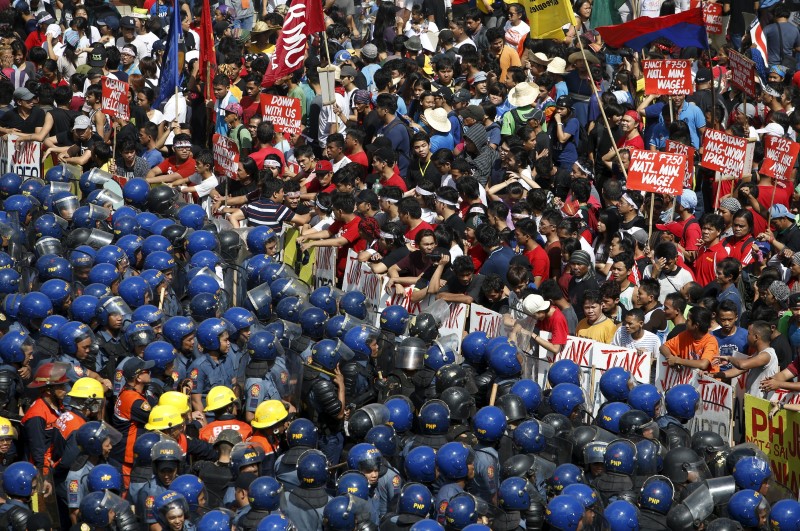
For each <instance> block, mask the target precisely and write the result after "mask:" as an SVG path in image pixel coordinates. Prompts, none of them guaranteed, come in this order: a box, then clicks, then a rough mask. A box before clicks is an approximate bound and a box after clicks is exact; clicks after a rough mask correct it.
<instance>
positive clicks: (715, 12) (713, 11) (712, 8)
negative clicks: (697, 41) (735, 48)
mask: <svg viewBox="0 0 800 531" xmlns="http://www.w3.org/2000/svg"><path fill="white" fill-rule="evenodd" d="M703 20H704V21H705V23H706V33H708V34H709V35H720V34H722V4H712V3H710V2H703Z"/></svg>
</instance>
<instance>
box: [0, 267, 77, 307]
mask: <svg viewBox="0 0 800 531" xmlns="http://www.w3.org/2000/svg"><path fill="white" fill-rule="evenodd" d="M2 272H3V270H0V280H1V279H2ZM39 291H41V292H42V293H44V294H45V295H46V296H47V298H48V299H50V302H52V303H53V309H54V310H56V311H59V312H60V311H62V310H63V309H64V307H65V305H66V306H69V304H67V303H68V302H69V298H70V297H71V296H72V285H71V284H70V283H69V282H67V281H66V280H61V279H58V278H53V279H50V280H48V281H46V282H45V283H44V284H42V285H41V286H40V287H39Z"/></svg>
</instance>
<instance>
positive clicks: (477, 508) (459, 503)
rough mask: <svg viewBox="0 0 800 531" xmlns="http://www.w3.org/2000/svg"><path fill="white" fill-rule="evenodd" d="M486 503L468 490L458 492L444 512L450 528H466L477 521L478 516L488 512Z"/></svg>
mask: <svg viewBox="0 0 800 531" xmlns="http://www.w3.org/2000/svg"><path fill="white" fill-rule="evenodd" d="M482 505H483V506H484V507H483V508H482V507H481V506H482ZM485 505H486V504H485V503H481V502H480V501H479V500H478V499H477V498H476V497H475V496H473V495H472V494H470V493H468V492H460V493H458V494H456V495H455V496H453V497H452V498H450V501H449V502H448V503H447V509H445V513H444V519H445V523H446V524H447V527H448V529H450V528H452V529H464V528H465V527H467V526H468V525H470V524H475V523H477V522H478V517H479V516H481V514H485V512H486V508H487V507H485Z"/></svg>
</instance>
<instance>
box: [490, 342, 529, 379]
mask: <svg viewBox="0 0 800 531" xmlns="http://www.w3.org/2000/svg"><path fill="white" fill-rule="evenodd" d="M487 357H488V360H489V368H491V369H492V370H493V371H494V373H495V374H496V375H497V376H498V377H500V378H510V377H513V376H518V375H519V374H520V373H521V372H522V363H521V362H520V358H519V351H518V350H517V347H516V346H514V345H512V344H505V345H500V346H498V347H497V348H495V349H494V350H492V352H491V353H490V354H489V355H488V356H487Z"/></svg>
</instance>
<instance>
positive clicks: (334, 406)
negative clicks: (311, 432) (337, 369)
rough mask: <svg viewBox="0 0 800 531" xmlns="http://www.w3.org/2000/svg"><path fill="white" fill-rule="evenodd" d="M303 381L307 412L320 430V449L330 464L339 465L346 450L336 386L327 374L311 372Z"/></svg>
mask: <svg viewBox="0 0 800 531" xmlns="http://www.w3.org/2000/svg"><path fill="white" fill-rule="evenodd" d="M310 372H311V374H308V375H306V376H307V377H304V380H303V399H304V401H305V402H306V404H305V405H306V407H305V411H306V413H307V414H309V415H311V416H312V417H313V418H311V419H310V420H311V421H312V422H314V424H316V425H317V426H319V428H320V437H319V449H320V450H322V452H323V453H324V454H325V456H326V457H327V458H328V461H329V462H330V463H338V462H339V461H340V458H341V456H342V450H343V448H344V434H343V433H342V428H343V423H342V421H341V420H339V419H338V418H336V416H337V415H338V414H339V413H340V412H341V410H342V406H343V404H342V403H341V402H340V401H339V392H338V389H337V387H336V384H335V383H334V382H333V381H331V379H330V377H329V376H328V375H327V374H323V373H320V372H318V371H313V370H312V371H310Z"/></svg>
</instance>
